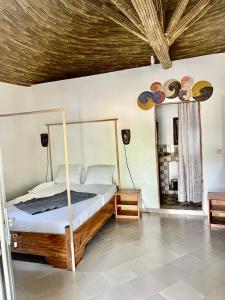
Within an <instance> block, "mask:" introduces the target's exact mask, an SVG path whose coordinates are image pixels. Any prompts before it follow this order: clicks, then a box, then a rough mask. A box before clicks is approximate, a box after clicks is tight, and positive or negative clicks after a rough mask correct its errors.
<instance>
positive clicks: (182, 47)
mask: <svg viewBox="0 0 225 300" xmlns="http://www.w3.org/2000/svg"><path fill="white" fill-rule="evenodd" d="M220 52H225V0H217V1H216V0H199V1H196V0H179V1H178V0H161V1H160V0H0V81H2V82H8V83H13V84H19V85H28V86H29V85H32V84H37V83H42V82H48V81H54V80H61V79H68V78H74V77H81V76H87V75H93V74H100V73H105V72H111V71H116V70H123V69H128V68H135V67H141V66H145V65H149V62H150V56H151V55H154V56H155V58H156V61H158V62H160V63H161V64H162V67H163V68H165V69H167V68H169V67H170V66H171V63H172V61H173V60H177V59H183V58H188V57H195V56H200V55H206V54H212V53H220Z"/></svg>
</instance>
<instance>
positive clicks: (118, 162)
mask: <svg viewBox="0 0 225 300" xmlns="http://www.w3.org/2000/svg"><path fill="white" fill-rule="evenodd" d="M117 121H118V120H114V130H115V143H116V166H117V176H118V186H119V189H120V188H121V180H120V159H119V144H118V126H117Z"/></svg>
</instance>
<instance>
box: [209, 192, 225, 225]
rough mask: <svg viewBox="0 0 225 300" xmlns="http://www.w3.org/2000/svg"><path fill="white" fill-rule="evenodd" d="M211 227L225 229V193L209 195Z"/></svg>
mask: <svg viewBox="0 0 225 300" xmlns="http://www.w3.org/2000/svg"><path fill="white" fill-rule="evenodd" d="M208 200H209V226H210V227H218V228H225V193H222V192H220V193H208Z"/></svg>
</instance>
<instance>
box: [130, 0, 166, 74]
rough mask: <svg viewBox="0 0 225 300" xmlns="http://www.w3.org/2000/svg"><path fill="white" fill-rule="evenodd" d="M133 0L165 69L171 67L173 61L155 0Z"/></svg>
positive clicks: (151, 44)
mask: <svg viewBox="0 0 225 300" xmlns="http://www.w3.org/2000/svg"><path fill="white" fill-rule="evenodd" d="M131 1H132V3H133V5H134V8H135V10H136V11H137V13H138V15H139V17H140V19H141V21H142V24H143V25H144V29H145V31H146V35H147V38H148V40H149V44H150V46H151V47H152V49H153V50H154V52H155V55H156V56H157V58H158V59H159V61H160V63H161V65H162V67H163V68H164V69H168V68H170V67H171V65H172V62H171V59H170V56H169V47H168V45H167V41H166V37H165V35H164V32H163V30H162V27H161V24H160V22H159V19H158V14H157V11H156V8H155V5H154V2H153V0H131Z"/></svg>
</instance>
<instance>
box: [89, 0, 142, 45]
mask: <svg viewBox="0 0 225 300" xmlns="http://www.w3.org/2000/svg"><path fill="white" fill-rule="evenodd" d="M86 5H87V7H89V8H90V9H92V10H95V11H96V12H97V13H99V14H101V15H104V16H105V17H106V18H108V19H111V20H112V21H114V22H115V23H117V24H118V25H120V26H121V27H123V28H124V29H126V30H127V31H129V32H130V33H132V34H134V35H136V36H137V37H138V38H140V39H142V40H143V41H145V42H146V43H148V39H147V37H146V36H144V35H143V34H142V33H141V32H140V31H139V30H138V29H137V28H136V27H135V26H134V25H133V23H132V22H130V21H129V19H128V18H127V17H126V16H124V15H123V14H120V13H118V12H116V11H115V10H113V9H111V8H110V7H109V6H107V5H105V4H103V3H101V2H98V1H95V2H94V1H93V2H92V1H91V0H90V2H89V1H87V2H86Z"/></svg>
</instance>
